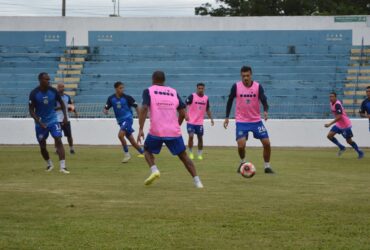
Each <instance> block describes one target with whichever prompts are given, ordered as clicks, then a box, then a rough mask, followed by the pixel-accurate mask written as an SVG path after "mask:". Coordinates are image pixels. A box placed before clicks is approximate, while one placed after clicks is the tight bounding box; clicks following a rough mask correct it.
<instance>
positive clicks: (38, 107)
mask: <svg viewBox="0 0 370 250" xmlns="http://www.w3.org/2000/svg"><path fill="white" fill-rule="evenodd" d="M38 79H39V86H38V87H36V88H35V89H34V90H32V91H31V93H30V97H29V112H30V115H31V117H32V118H33V119H34V120H35V127H36V136H37V140H38V142H39V145H40V149H41V155H42V157H43V158H44V160H45V161H46V163H47V167H46V171H51V170H52V169H53V167H54V166H53V162H52V161H51V159H50V157H49V152H48V151H47V149H46V139H47V138H48V136H49V133H50V134H51V136H52V137H53V138H54V140H55V145H56V147H57V153H58V155H59V161H60V172H62V173H64V174H69V171H68V170H67V168H66V166H65V153H64V147H63V144H62V139H61V137H62V130H61V127H60V124H59V122H58V119H57V114H56V111H55V107H56V105H57V103H59V104H60V106H61V109H62V112H63V114H64V119H63V123H67V118H66V117H67V114H66V107H65V105H64V102H63V100H62V98H61V97H60V95H59V94H58V92H57V90H56V89H54V88H52V87H50V84H49V81H50V77H49V75H48V74H47V73H45V72H42V73H40V74H39V76H38Z"/></svg>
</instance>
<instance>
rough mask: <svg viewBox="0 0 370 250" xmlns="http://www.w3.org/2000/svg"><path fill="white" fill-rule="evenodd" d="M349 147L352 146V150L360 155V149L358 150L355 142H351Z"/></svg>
mask: <svg viewBox="0 0 370 250" xmlns="http://www.w3.org/2000/svg"><path fill="white" fill-rule="evenodd" d="M351 146H352V148H353V149H354V150H356V152H357V153H360V149H359V148H358V146H357V144H356V142H352V144H351Z"/></svg>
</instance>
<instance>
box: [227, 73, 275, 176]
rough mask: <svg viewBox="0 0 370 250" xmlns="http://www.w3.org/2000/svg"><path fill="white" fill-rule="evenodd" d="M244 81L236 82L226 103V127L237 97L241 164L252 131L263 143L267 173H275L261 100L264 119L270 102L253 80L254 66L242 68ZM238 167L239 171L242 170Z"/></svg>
mask: <svg viewBox="0 0 370 250" xmlns="http://www.w3.org/2000/svg"><path fill="white" fill-rule="evenodd" d="M240 73H241V78H242V81H239V82H237V83H235V84H234V85H233V86H232V88H231V91H230V95H229V99H228V101H227V105H226V118H225V121H224V128H225V129H227V127H228V125H229V116H230V111H231V107H232V105H233V101H234V98H236V111H235V120H236V141H237V144H238V153H239V157H240V161H241V164H240V166H241V165H242V164H243V163H244V162H246V161H247V160H246V158H245V146H246V142H247V140H248V133H249V132H252V133H253V136H254V138H256V139H259V140H260V141H261V143H262V145H263V159H264V161H265V173H266V174H273V173H274V171H273V170H272V168H271V166H270V158H271V146H270V139H269V135H268V133H267V130H266V128H265V126H264V125H263V123H262V120H261V114H260V102H261V103H262V105H263V110H264V119H265V121H267V119H268V113H267V111H268V104H267V97H266V96H265V93H264V89H263V88H262V86H261V85H260V84H259V83H258V82H256V81H253V80H252V68H251V67H249V66H243V67H242V68H241V70H240ZM240 166H239V167H238V170H237V171H238V173H239V172H240Z"/></svg>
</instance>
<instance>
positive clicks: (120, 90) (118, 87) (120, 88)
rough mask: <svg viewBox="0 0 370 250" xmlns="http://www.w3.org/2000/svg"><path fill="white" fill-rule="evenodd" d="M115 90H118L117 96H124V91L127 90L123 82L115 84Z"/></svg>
mask: <svg viewBox="0 0 370 250" xmlns="http://www.w3.org/2000/svg"><path fill="white" fill-rule="evenodd" d="M114 89H115V90H116V94H118V95H122V94H123V91H124V90H125V85H124V84H123V82H115V83H114Z"/></svg>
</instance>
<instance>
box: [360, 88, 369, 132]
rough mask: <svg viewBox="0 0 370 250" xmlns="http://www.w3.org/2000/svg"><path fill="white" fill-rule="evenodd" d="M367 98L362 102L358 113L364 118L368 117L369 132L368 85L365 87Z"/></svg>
mask: <svg viewBox="0 0 370 250" xmlns="http://www.w3.org/2000/svg"><path fill="white" fill-rule="evenodd" d="M366 95H367V98H366V99H365V100H364V101H363V102H362V104H361V108H360V115H361V117H364V118H369V132H370V86H367V88H366Z"/></svg>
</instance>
